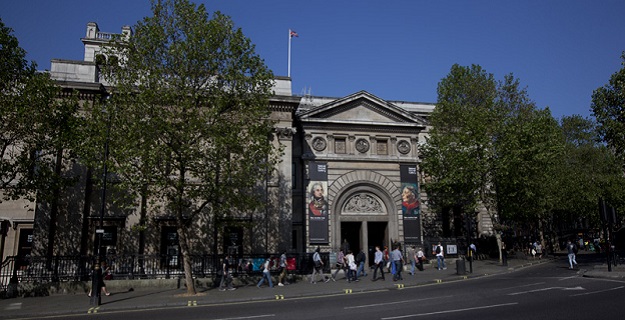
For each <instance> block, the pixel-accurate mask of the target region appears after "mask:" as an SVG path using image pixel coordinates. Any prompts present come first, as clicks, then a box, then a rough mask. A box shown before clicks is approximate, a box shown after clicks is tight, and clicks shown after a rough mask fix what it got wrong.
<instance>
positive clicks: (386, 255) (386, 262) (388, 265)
mask: <svg viewBox="0 0 625 320" xmlns="http://www.w3.org/2000/svg"><path fill="white" fill-rule="evenodd" d="M383 254H384V265H385V266H386V272H388V273H391V255H390V252H389V251H388V246H384V252H383Z"/></svg>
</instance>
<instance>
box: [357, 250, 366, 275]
mask: <svg viewBox="0 0 625 320" xmlns="http://www.w3.org/2000/svg"><path fill="white" fill-rule="evenodd" d="M366 261H367V256H366V255H365V252H364V251H362V249H361V250H360V251H359V252H358V254H357V255H356V264H358V271H357V272H356V276H357V277H361V276H362V277H366V276H367V272H366V271H365V262H366Z"/></svg>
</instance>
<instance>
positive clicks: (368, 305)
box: [343, 296, 453, 310]
mask: <svg viewBox="0 0 625 320" xmlns="http://www.w3.org/2000/svg"><path fill="white" fill-rule="evenodd" d="M452 297H453V296H442V297H434V298H425V299H412V300H404V301H394V302H385V303H375V304H365V305H361V306H351V307H345V308H343V309H344V310H347V309H359V308H371V307H379V306H387V305H390V304H401V303H407V302H418V301H426V300H435V299H442V298H452Z"/></svg>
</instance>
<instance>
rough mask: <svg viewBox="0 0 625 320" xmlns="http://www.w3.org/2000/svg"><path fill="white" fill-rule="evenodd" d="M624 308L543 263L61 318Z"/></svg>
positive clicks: (596, 283) (545, 314)
mask: <svg viewBox="0 0 625 320" xmlns="http://www.w3.org/2000/svg"><path fill="white" fill-rule="evenodd" d="M363 281H368V279H363ZM259 290H263V289H259ZM259 292H260V291H259ZM624 307H625V282H624V281H616V280H607V279H595V278H584V277H581V276H580V275H579V274H578V273H577V272H576V271H575V270H569V269H568V268H567V267H566V266H563V265H562V264H561V263H546V264H542V265H539V266H536V267H532V268H526V269H521V270H517V271H515V272H511V273H506V274H499V275H493V276H486V277H480V278H474V279H467V280H460V281H455V282H445V283H440V284H428V285H420V286H414V287H404V288H394V289H390V290H388V289H385V290H380V291H375V292H365V293H339V294H336V295H323V296H316V297H305V298H294V299H285V300H261V301H251V302H237V303H229V304H223V305H198V306H197V307H192V308H189V307H169V308H155V309H138V310H131V311H114V312H107V313H99V314H91V315H80V316H65V317H63V318H64V319H84V318H85V317H88V318H90V319H116V320H119V319H133V320H138V319H150V320H160V319H203V320H204V319H206V320H218V319H223V320H225V319H298V320H299V319H359V320H361V319H383V320H393V319H480V320H487V319H497V320H501V319H533V320H534V319H549V320H555V319H567V320H570V319H623V318H625V308H624ZM621 317H623V318H621Z"/></svg>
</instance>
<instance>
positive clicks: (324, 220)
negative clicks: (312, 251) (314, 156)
mask: <svg viewBox="0 0 625 320" xmlns="http://www.w3.org/2000/svg"><path fill="white" fill-rule="evenodd" d="M308 170H309V171H308V176H309V178H310V182H309V183H308V188H306V191H307V198H306V199H307V201H306V210H307V212H308V235H309V236H308V239H309V242H310V243H311V244H323V243H328V242H329V233H328V227H329V219H328V214H329V207H328V200H327V191H328V164H327V162H314V161H311V162H309V164H308Z"/></svg>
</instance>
